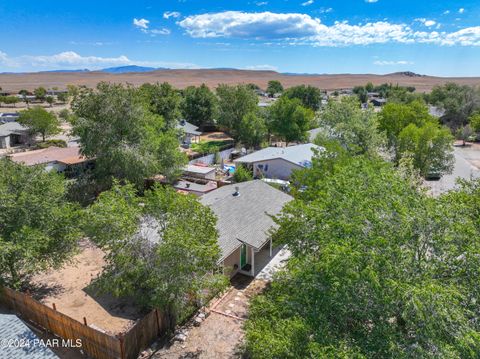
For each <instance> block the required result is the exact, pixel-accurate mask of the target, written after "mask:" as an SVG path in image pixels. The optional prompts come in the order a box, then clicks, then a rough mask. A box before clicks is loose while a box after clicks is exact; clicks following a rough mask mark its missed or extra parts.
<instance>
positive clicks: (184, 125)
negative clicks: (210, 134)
mask: <svg viewBox="0 0 480 359" xmlns="http://www.w3.org/2000/svg"><path fill="white" fill-rule="evenodd" d="M177 129H179V130H180V129H181V130H183V131H185V133H188V134H191V135H195V136H200V135H201V134H202V133H201V132H199V131H197V130H198V127H197V126H195V125H192V124H191V123H190V122H187V121H183V120H182V121H180V122H179V123H178V125H177Z"/></svg>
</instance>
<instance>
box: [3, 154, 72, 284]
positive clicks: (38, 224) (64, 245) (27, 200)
mask: <svg viewBox="0 0 480 359" xmlns="http://www.w3.org/2000/svg"><path fill="white" fill-rule="evenodd" d="M66 189H67V187H66V182H65V180H64V179H63V178H62V176H61V175H58V174H56V173H54V172H48V173H47V172H45V170H44V168H43V167H41V166H35V167H27V166H23V165H20V164H15V163H13V162H11V161H10V160H7V159H3V160H0V276H1V277H0V281H1V284H2V285H6V286H8V287H11V288H14V289H20V288H21V287H22V286H24V285H26V284H28V281H29V279H30V277H31V276H32V275H34V274H36V273H38V272H40V271H43V270H46V269H50V268H59V267H60V266H61V265H62V264H64V263H65V261H66V260H67V259H69V258H70V256H71V254H72V253H73V252H74V250H75V248H76V244H77V240H78V239H80V237H81V233H80V231H79V225H78V222H79V212H78V210H77V208H76V207H74V206H73V205H72V204H69V203H68V202H67V201H66V200H65V193H66Z"/></svg>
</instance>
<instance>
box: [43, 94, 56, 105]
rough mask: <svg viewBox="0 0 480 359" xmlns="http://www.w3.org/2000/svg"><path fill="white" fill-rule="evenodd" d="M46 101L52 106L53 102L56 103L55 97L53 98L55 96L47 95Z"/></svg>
mask: <svg viewBox="0 0 480 359" xmlns="http://www.w3.org/2000/svg"><path fill="white" fill-rule="evenodd" d="M45 101H46V102H47V103H48V104H49V105H50V107H52V106H53V104H54V103H55V99H54V98H53V96H47V97H45Z"/></svg>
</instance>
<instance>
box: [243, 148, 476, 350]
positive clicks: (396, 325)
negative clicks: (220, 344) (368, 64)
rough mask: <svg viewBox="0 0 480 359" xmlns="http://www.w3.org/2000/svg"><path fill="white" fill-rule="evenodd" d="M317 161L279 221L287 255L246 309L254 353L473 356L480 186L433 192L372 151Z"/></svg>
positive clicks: (248, 345)
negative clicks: (366, 154) (283, 264)
mask: <svg viewBox="0 0 480 359" xmlns="http://www.w3.org/2000/svg"><path fill="white" fill-rule="evenodd" d="M322 162H323V161H322V158H319V159H318V160H317V161H314V166H313V168H312V169H311V170H307V171H309V177H310V179H311V180H310V181H309V184H310V185H309V186H308V187H307V189H306V193H305V195H304V196H302V197H301V198H300V199H296V200H295V201H293V202H291V203H289V204H288V205H287V207H286V208H285V210H284V212H283V214H282V215H281V216H280V217H279V218H277V223H278V224H279V226H280V227H279V230H278V231H277V232H276V233H275V234H274V239H275V240H277V241H281V242H283V243H287V244H288V247H289V249H290V250H291V251H292V259H291V260H290V261H289V263H288V265H287V269H286V271H284V272H282V273H279V274H278V275H277V277H276V278H275V280H274V281H273V283H272V286H271V288H270V289H269V290H268V291H267V292H266V294H265V295H260V296H259V297H257V298H256V299H254V301H253V303H252V305H251V307H250V319H249V321H248V322H247V324H246V348H247V351H248V354H249V355H250V357H252V358H311V357H313V358H324V357H325V358H436V357H445V358H476V357H477V355H478V353H479V352H480V335H479V330H480V327H479V325H478V321H477V319H478V317H479V310H478V305H477V304H476V303H478V300H479V297H478V295H479V292H478V288H479V285H478V283H476V282H475V280H476V279H475V278H476V276H477V272H478V264H479V259H478V258H480V256H479V254H480V244H479V243H478V240H476V239H475V238H476V237H478V234H479V229H480V227H479V226H478V217H477V219H475V216H476V215H478V207H479V205H478V203H480V202H479V201H478V198H479V197H478V196H479V193H480V191H479V190H478V189H479V188H480V187H479V182H476V183H475V184H473V183H472V184H469V185H468V186H467V187H468V188H466V189H465V188H464V189H462V190H459V191H458V192H453V193H451V194H448V195H446V196H445V197H441V198H439V199H434V198H431V197H429V196H427V195H426V194H425V193H424V192H423V191H421V190H419V189H418V188H417V187H416V186H414V185H413V184H412V183H411V182H409V181H408V180H407V179H405V178H403V177H402V176H401V175H399V173H398V172H397V171H396V170H395V169H394V168H393V167H392V166H391V164H388V163H385V162H382V161H381V160H379V159H367V158H364V157H362V156H360V157H358V156H357V157H353V158H352V157H342V160H340V161H333V163H332V166H331V167H330V169H329V170H328V169H327V168H326V167H325V166H324V165H323V164H322ZM475 201H476V202H475Z"/></svg>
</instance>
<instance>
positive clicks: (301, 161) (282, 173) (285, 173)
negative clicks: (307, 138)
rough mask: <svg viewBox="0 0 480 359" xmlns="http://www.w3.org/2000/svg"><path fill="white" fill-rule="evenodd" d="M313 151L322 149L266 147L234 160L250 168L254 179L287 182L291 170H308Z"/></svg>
mask: <svg viewBox="0 0 480 359" xmlns="http://www.w3.org/2000/svg"><path fill="white" fill-rule="evenodd" d="M314 150H317V151H323V150H324V148H323V147H320V146H317V145H314V144H313V143H306V144H302V145H297V146H291V147H267V148H264V149H263V150H260V151H257V152H254V153H251V154H249V155H246V156H244V157H240V158H238V159H236V160H235V161H234V162H235V163H241V164H244V165H246V166H247V167H248V168H251V169H252V171H253V175H254V177H256V178H259V177H265V178H275V179H281V180H289V179H290V176H291V174H292V171H293V170H298V169H302V168H309V167H310V166H311V165H312V157H313V156H314V155H315V152H314Z"/></svg>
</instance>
